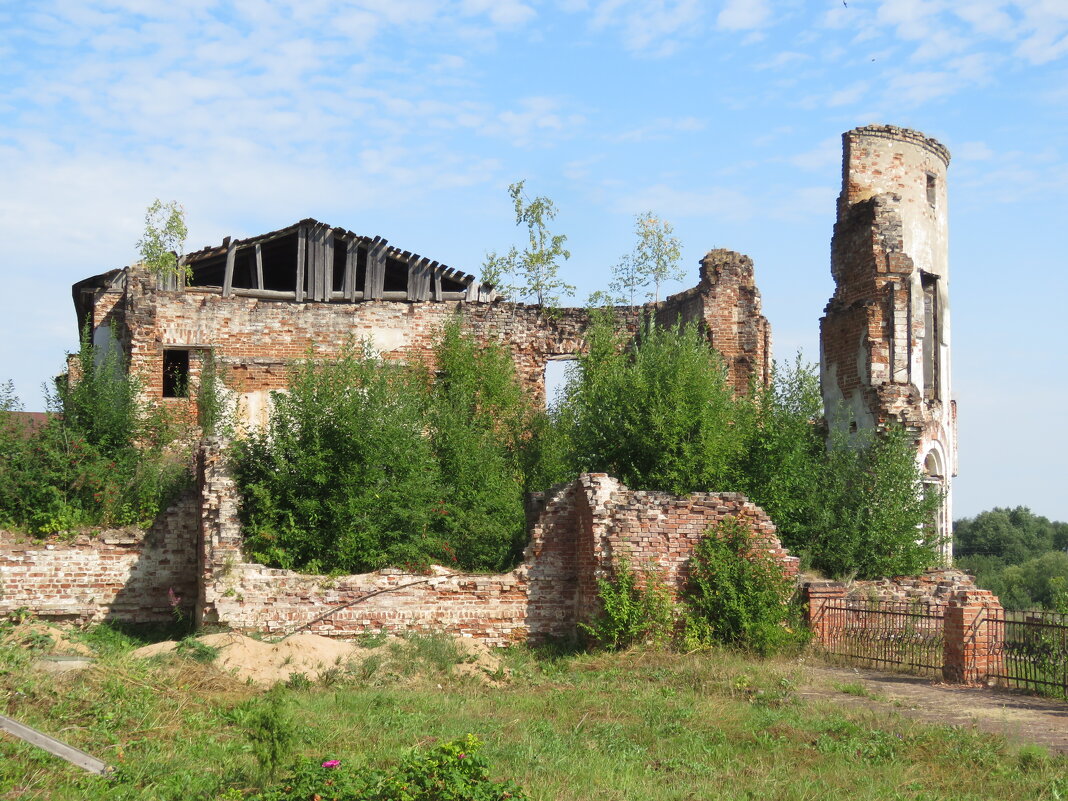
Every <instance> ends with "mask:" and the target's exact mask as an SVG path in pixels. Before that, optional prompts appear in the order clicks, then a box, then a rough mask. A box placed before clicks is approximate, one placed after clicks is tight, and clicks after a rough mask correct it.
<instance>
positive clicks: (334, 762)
mask: <svg viewBox="0 0 1068 801" xmlns="http://www.w3.org/2000/svg"><path fill="white" fill-rule="evenodd" d="M323 767H324V768H340V767H341V760H340V759H328V760H326V762H324V763H323Z"/></svg>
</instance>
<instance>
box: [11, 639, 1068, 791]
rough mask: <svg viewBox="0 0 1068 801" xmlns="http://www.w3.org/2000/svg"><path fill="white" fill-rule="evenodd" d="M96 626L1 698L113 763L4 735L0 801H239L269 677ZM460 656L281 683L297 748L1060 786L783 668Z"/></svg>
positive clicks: (697, 783) (948, 731) (415, 654)
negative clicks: (63, 755)
mask: <svg viewBox="0 0 1068 801" xmlns="http://www.w3.org/2000/svg"><path fill="white" fill-rule="evenodd" d="M98 636H100V637H101V640H103V641H104V642H106V643H108V644H109V648H108V649H106V650H108V652H107V653H104V654H103V655H102V656H101V658H100V660H99V662H98V663H97V665H96V666H95V667H94V668H93V669H91V670H88V671H85V672H82V673H78V674H74V675H68V676H63V677H54V676H44V675H42V674H38V673H35V672H33V671H32V669H31V668H30V666H29V655H27V654H26V653H24V652H22V651H18V650H14V649H12V648H3V649H0V697H2V698H3V700H4V707H5V709H4V711H5V713H6V714H8V715H10V716H13V717H15V718H17V719H20V720H22V721H24V722H26V723H29V724H30V725H33V726H36V727H38V728H40V729H42V730H44V731H47V732H50V733H52V734H54V735H56V736H58V737H60V738H61V739H64V740H66V741H67V742H70V743H71V744H72V745H76V746H78V747H80V748H83V749H85V750H86V751H89V752H90V753H92V754H95V755H97V756H99V757H101V758H103V759H105V760H106V761H108V762H110V763H112V764H115V765H117V766H118V768H119V770H118V773H117V776H116V777H115V778H114V779H112V780H104V779H100V778H96V777H89V776H86V775H85V774H82V773H81V772H80V771H78V770H77V769H75V768H73V767H71V766H68V765H67V764H66V763H64V762H62V761H60V760H58V759H55V758H53V757H51V756H48V755H46V754H43V753H42V752H38V751H36V750H35V749H32V748H30V747H29V746H26V745H24V744H21V743H19V742H17V741H15V740H13V739H12V738H9V737H7V736H3V737H2V738H0V798H4V799H23V798H26V799H28V798H42V799H43V798H48V799H108V800H109V801H111V800H112V799H120V800H121V799H183V801H184V799H197V798H206V799H223V798H226V799H231V800H232V799H238V798H241V797H242V793H243V792H251V791H252V790H254V789H255V788H257V787H258V786H260V784H261V783H262V782H263V781H264V780H265V775H264V772H263V771H262V770H261V769H260V766H259V765H258V764H257V762H256V760H255V759H254V757H253V749H252V746H251V743H250V740H249V735H248V734H247V732H248V727H249V724H248V720H249V713H250V710H253V709H255V708H257V705H258V704H262V703H264V698H263V691H262V690H258V689H256V688H251V687H249V686H247V685H244V684H241V683H240V682H237V681H236V680H234V679H232V678H229V677H227V676H225V675H222V674H220V673H219V672H218V671H217V670H215V669H214V668H213V667H211V666H210V665H207V664H203V663H201V662H198V661H196V660H194V659H191V658H183V657H181V656H175V657H172V658H170V659H166V660H157V661H151V662H136V661H133V660H131V659H129V658H128V657H127V656H126V655H125V651H123V650H122V648H119V647H118V646H116V645H115V638H114V636H112V635H107V636H103V635H98ZM89 641H90V642H93V641H94V640H93V638H89ZM133 644H134V643H132V642H131V643H130V646H132V645H133ZM448 653H449V649H448V647H446V646H443V645H442V644H441V643H436V642H433V641H430V640H425V639H415V640H412V641H411V642H409V643H408V644H407V645H406V646H405V647H404V648H398V649H396V650H394V649H393V648H392V646H391V648H389V649H381V650H380V651H376V652H375V654H374V656H375V657H376V663H375V665H374V667H373V669H371V668H370V667H369V666H368V664H367V662H364V663H363V664H357V665H353V666H351V669H344V670H342V671H341V672H340V673H339V674H334V675H332V677H331V679H330V681H329V682H328V686H326V685H324V684H323V683H318V684H312V685H310V686H308V687H306V688H298V689H285V688H283V690H281V692H283V693H284V694H285V698H286V709H287V710H288V717H287V719H286V721H285V724H284V725H285V726H291V727H292V731H293V732H294V733H295V735H296V746H295V748H294V749H293V751H292V753H291V756H292V757H297V756H310V757H314V758H316V759H324V760H325V759H331V758H337V759H341V760H343V761H345V762H346V763H349V764H368V765H376V766H384V765H388V764H390V763H393V762H395V761H396V760H397V759H399V757H400V756H401V755H402V754H403V753H404V752H405V751H406V750H407V749H409V748H412V747H415V746H420V745H422V746H426V745H428V744H431V743H434V742H440V741H445V740H453V739H456V738H458V737H463V736H464V735H465V734H467V733H469V732H470V733H473V734H476V735H478V736H479V737H480V738H481V739H482V740H484V741H485V747H484V749H483V752H482V753H483V755H484V756H485V757H486V758H487V760H488V762H489V764H490V766H491V769H492V772H493V774H494V776H495V777H496V778H513V779H515V780H516V781H518V782H519V783H520V784H522V785H523V786H524V787H525V788H526V790H527V792H528V793H529V795H530V797H531V798H532V799H539V800H544V801H579V799H582V801H594V800H596V799H604V800H605V801H609V800H610V799H611V800H615V799H641V800H642V801H646V800H648V801H667V800H668V799H678V800H679V801H682V799H725V800H727V799H729V800H732V801H733V800H734V799H739V800H740V799H761V801H763V800H764V799H783V800H784V801H785V800H787V799H790V800H792V799H798V801H800V800H801V799H821V801H822V800H824V799H850V801H855V800H856V799H886V800H887V801H891V799H893V800H895V801H896V800H897V799H913V800H915V801H943V800H944V799H976V800H977V801H978V800H979V799H989V798H998V799H1006V800H1011V799H1027V800H1028V801H1033V800H1035V799H1051V801H1052V799H1059V798H1068V778H1066V777H1068V770H1066V768H1068V760H1066V759H1065V758H1064V757H1060V756H1051V755H1049V754H1048V753H1046V752H1045V751H1043V750H1042V749H1036V748H1035V747H1027V746H1025V747H1023V748H1013V747H1010V746H1009V745H1007V744H1006V742H1005V741H1004V740H1003V739H1001V738H999V737H994V736H988V735H983V734H978V733H975V732H972V731H968V730H962V729H954V728H947V727H932V726H928V725H921V724H919V723H915V722H912V721H909V720H906V719H904V718H901V717H899V716H898V715H897V714H896V713H894V712H892V711H887V710H882V711H879V712H866V711H864V710H855V709H850V708H847V707H844V706H836V705H835V704H834V703H831V702H820V703H812V702H808V701H803V700H800V699H798V697H797V695H796V688H797V687H798V686H799V685H800V684H801V683H802V682H803V681H804V673H803V668H802V667H800V666H798V665H796V664H792V663H789V662H776V661H773V660H765V661H760V660H754V659H751V658H748V657H745V656H742V655H738V654H733V653H729V652H713V653H707V654H690V655H685V656H682V655H676V654H666V653H659V652H647V653H642V652H629V653H623V654H613V655H586V654H569V653H567V652H556V653H550V652H544V653H540V654H539V653H534V652H532V651H529V650H526V649H522V650H516V651H514V652H512V653H510V654H509V656H508V658H507V659H508V666H509V668H510V669H511V678H510V679H509V680H508V681H507V682H505V683H503V684H502V685H500V686H496V687H493V688H489V687H488V686H486V685H485V684H484V683H482V682H479V681H477V680H475V679H473V678H470V677H465V676H462V675H458V674H457V673H455V672H453V671H451V669H450V668H451V666H450V665H449V664H448V662H449V659H451V658H456V659H460V658H461V657H460V656H459V655H458V654H456V655H455V656H453V657H450V656H448ZM412 664H415V665H417V667H416V668H415V669H413V668H412V667H411V665H412ZM843 691H844V692H845V690H843Z"/></svg>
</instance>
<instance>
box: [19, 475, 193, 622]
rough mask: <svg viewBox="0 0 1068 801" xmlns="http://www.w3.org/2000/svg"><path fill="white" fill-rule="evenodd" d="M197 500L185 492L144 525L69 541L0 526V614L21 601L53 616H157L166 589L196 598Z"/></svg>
mask: <svg viewBox="0 0 1068 801" xmlns="http://www.w3.org/2000/svg"><path fill="white" fill-rule="evenodd" d="M196 510H197V499H196V493H194V492H189V493H188V494H187V495H185V496H183V497H182V498H181V499H180V500H179V501H178V502H177V503H175V504H174V505H173V506H172V507H171V508H170V509H169V510H167V511H166V512H165V513H164V514H162V515H161V516H160V518H159V519H158V520H157V521H156V523H155V524H154V525H153V526H152V528H150V529H149V530H147V531H142V530H139V529H117V530H110V531H101V532H99V533H96V534H93V535H91V536H89V535H82V536H79V537H78V538H77V539H75V540H74V541H71V542H63V541H59V540H52V541H47V542H39V541H34V540H27V539H26V538H24V537H19V536H16V535H14V534H11V533H9V532H0V615H3V614H7V613H10V612H12V611H14V610H16V609H19V608H21V607H26V608H27V609H29V610H30V611H32V612H33V613H35V614H37V615H39V616H42V617H46V618H56V619H78V620H86V621H96V622H99V621H102V620H118V621H124V622H137V623H147V622H164V621H167V620H171V619H173V615H174V610H173V608H172V605H171V595H170V593H171V592H173V593H174V594H175V596H177V598H179V599H180V601H179V606H180V608H181V609H182V610H183V612H184V613H187V614H191V613H192V611H193V607H194V604H195V599H196V592H197V590H196V585H197V582H196V571H197V552H196V538H197V512H196Z"/></svg>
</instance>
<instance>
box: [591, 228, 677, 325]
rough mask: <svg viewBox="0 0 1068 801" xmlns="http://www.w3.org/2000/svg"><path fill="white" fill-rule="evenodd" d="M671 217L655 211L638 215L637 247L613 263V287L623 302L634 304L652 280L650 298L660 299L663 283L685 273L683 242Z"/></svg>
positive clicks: (617, 297)
mask: <svg viewBox="0 0 1068 801" xmlns="http://www.w3.org/2000/svg"><path fill="white" fill-rule="evenodd" d="M674 232H675V229H674V228H673V227H672V226H671V223H669V222H667V220H663V219H661V218H659V217H658V216H657V215H656V214H654V213H653V212H651V211H647V212H645V213H644V214H639V215H637V216H636V217H635V218H634V233H635V235H636V237H637V242H635V244H634V250H632V251H631V252H630V253H628V254H627V255H626V256H624V257H623V258H621V259H620V260H619V262H618V263H617V264H616V265H615V266H613V267H612V276H613V278H612V281H611V283H610V284H609V288H610V289H611V290H612V292H613V293H614V294H615V297H616V299H617V300H618V301H619V302H620V303H626V304H627V305H630V306H633V305H634V300H635V296H636V295H637V293H638V292H639V291H640V290H643V289H645V288H646V287H648V286H649V285H650V284H651V285H652V287H653V291H652V292H651V293H649V295H648V296H649V298H651V299H652V300H653V301H659V300H660V287H661V286H662V285H663V284H664V283H666V282H667V281H670V280H675V281H681V280H682V279H683V278H684V277H685V274H684V273H683V270H682V266H681V264H680V262H681V260H682V245H681V243H680V242H679V240H678V238H677V237H676V236H674Z"/></svg>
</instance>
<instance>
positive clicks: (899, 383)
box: [820, 125, 957, 560]
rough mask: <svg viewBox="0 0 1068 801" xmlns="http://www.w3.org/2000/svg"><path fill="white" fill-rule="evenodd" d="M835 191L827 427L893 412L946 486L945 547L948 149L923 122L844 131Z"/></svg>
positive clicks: (939, 484) (951, 471)
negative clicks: (916, 127) (918, 126)
mask: <svg viewBox="0 0 1068 801" xmlns="http://www.w3.org/2000/svg"><path fill="white" fill-rule="evenodd" d="M843 141H844V150H845V152H844V157H843V165H842V193H841V195H839V197H838V219H837V222H836V223H835V226H834V236H833V239H832V240H831V273H832V274H833V276H834V280H835V284H836V288H835V292H834V296H833V297H832V298H831V300H830V302H829V303H828V304H827V308H826V310H825V316H824V317H823V319H822V320H821V321H820V367H821V384H822V387H823V400H824V409H825V411H826V415H827V419H828V421H829V422H830V423H831V425H833V426H837V427H839V428H842V427H848V428H850V429H852V430H854V431H855V430H857V429H858V428H861V429H879V428H882V427H883V426H885V425H886V424H888V423H890V422H891V421H896V422H899V423H901V424H903V425H904V426H905V427H906V429H907V430H908V431H909V432H910V433H911V434H912V435H913V436H914V437H915V441H916V448H917V456H918V459H919V463H920V465H921V466H922V468H923V472H924V475H925V476H926V479H925V480H926V481H927V482H929V483H930V484H932V485H934V486H935V487H936V488H938V489H941V490H943V491H944V493H945V495H944V497H945V501H944V503H943V505H942V509H941V511H940V515H939V520H938V526H939V530H940V532H941V533H942V534H943V535H944V541H945V543H946V544H945V556H946V558H947V560H948V559H949V558H950V557H951V556H952V553H951V551H950V547H951V542H950V539H949V537H948V534H949V532H950V524H951V521H952V519H953V518H952V509H951V498H950V480H951V478H952V476H954V475H956V473H957V408H956V403H955V402H954V401H953V400H952V395H951V392H950V339H949V237H948V209H947V203H946V169H947V167H948V166H949V151H948V150H947V149H946V148H945V147H944V146H943V145H942V144H940V143H939V142H936V141H935V140H934V139H930V138H928V137H926V136H924V135H923V134H921V133H919V132H918V131H912V130H908V129H905V128H896V127H893V126H889V125H870V126H867V127H864V128H856V129H854V130H852V131H849V132H847V133H845V134H843Z"/></svg>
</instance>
